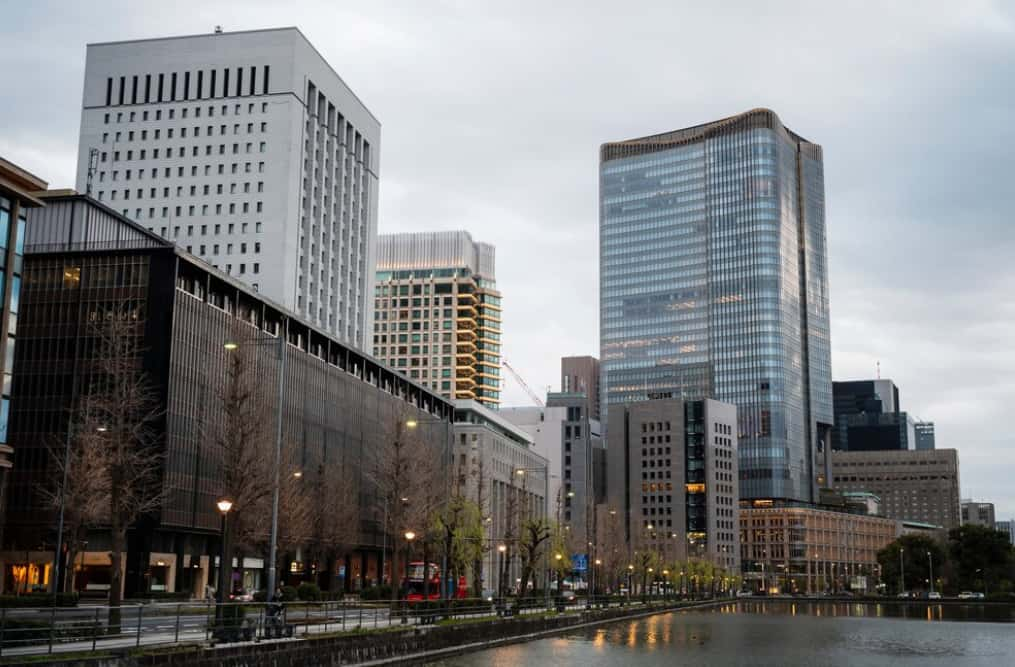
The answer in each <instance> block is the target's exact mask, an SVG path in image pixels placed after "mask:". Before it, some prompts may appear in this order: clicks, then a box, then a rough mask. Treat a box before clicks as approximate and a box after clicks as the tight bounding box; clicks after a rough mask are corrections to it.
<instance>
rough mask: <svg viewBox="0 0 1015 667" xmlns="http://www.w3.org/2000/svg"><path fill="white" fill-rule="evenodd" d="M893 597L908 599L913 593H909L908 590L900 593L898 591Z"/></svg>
mask: <svg viewBox="0 0 1015 667" xmlns="http://www.w3.org/2000/svg"><path fill="white" fill-rule="evenodd" d="M895 597H897V598H899V599H901V600H908V599H909V598H911V597H913V594H912V593H910V592H909V591H902V592H901V593H899V594H898V595H896V596H895Z"/></svg>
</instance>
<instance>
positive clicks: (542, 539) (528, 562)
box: [518, 517, 553, 588]
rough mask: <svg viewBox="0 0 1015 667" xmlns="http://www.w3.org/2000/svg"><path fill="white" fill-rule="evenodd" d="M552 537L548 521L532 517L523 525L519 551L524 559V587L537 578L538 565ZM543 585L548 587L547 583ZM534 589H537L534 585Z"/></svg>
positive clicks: (551, 529)
mask: <svg viewBox="0 0 1015 667" xmlns="http://www.w3.org/2000/svg"><path fill="white" fill-rule="evenodd" d="M552 535H553V528H552V527H551V525H550V522H549V521H547V520H546V519H543V518H540V517H530V518H528V519H526V520H525V521H524V522H523V523H522V529H521V538H520V539H519V541H518V549H519V552H520V556H521V559H522V585H523V586H526V585H527V584H528V581H529V579H530V578H533V577H534V576H535V571H536V564H537V563H538V562H539V559H540V557H541V556H542V553H543V549H545V548H547V547H548V546H549V542H550V539H551V537H552ZM543 585H544V586H545V585H547V582H544V583H543ZM533 588H535V585H534V584H533Z"/></svg>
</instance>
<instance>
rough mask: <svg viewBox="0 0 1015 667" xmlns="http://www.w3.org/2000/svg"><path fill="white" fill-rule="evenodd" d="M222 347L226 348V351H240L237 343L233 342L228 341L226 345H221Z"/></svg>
mask: <svg viewBox="0 0 1015 667" xmlns="http://www.w3.org/2000/svg"><path fill="white" fill-rule="evenodd" d="M222 347H224V348H226V351H228V352H232V351H233V350H238V349H240V344H239V343H237V342H236V341H234V340H229V341H226V344H225V345H223V346H222Z"/></svg>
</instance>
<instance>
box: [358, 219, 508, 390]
mask: <svg viewBox="0 0 1015 667" xmlns="http://www.w3.org/2000/svg"><path fill="white" fill-rule="evenodd" d="M494 260H495V249H494V247H493V246H492V245H490V244H489V243H477V242H475V241H473V240H472V237H471V236H470V235H469V233H468V232H420V233H413V234H384V235H381V237H380V238H379V241H378V251H377V286H376V288H375V291H376V294H375V301H374V308H375V318H376V319H375V322H374V352H375V353H376V354H377V356H378V357H380V358H381V359H383V360H384V361H386V362H387V363H388V364H389V365H391V366H392V367H394V368H396V369H398V371H399V372H401V373H405V374H406V375H408V376H409V377H410V378H411V379H413V380H415V381H417V382H419V383H421V384H423V385H424V386H426V387H429V388H431V389H433V390H435V391H439V392H440V393H441V394H442V395H443V396H445V397H447V398H453V399H460V400H470V399H474V400H476V401H477V402H479V403H481V404H483V405H485V406H487V407H492V408H496V407H497V406H498V405H499V404H500V332H501V325H500V322H501V318H500V312H501V311H500V292H498V291H497V282H496V277H495V272H494V268H495V267H494Z"/></svg>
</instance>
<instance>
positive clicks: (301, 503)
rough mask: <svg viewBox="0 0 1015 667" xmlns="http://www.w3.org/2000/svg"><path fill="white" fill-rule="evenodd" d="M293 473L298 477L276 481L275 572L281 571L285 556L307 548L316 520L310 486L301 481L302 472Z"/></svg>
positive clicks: (290, 473)
mask: <svg viewBox="0 0 1015 667" xmlns="http://www.w3.org/2000/svg"><path fill="white" fill-rule="evenodd" d="M297 472H299V475H298V476H297V475H295V474H294V473H293V472H289V473H288V474H284V475H282V476H281V477H280V479H279V496H278V550H277V552H276V553H277V558H278V562H276V563H275V567H276V571H279V572H283V571H284V570H283V569H282V566H283V565H284V559H285V558H286V557H291V558H296V557H298V556H302V554H301V553H300V550H301V548H302V547H305V546H309V545H310V543H311V541H312V539H313V532H314V527H315V526H314V524H315V522H316V517H317V511H316V508H315V504H316V498H315V494H314V493H313V491H314V489H313V487H312V484H310V483H308V481H307V480H305V478H304V475H303V473H302V471H297ZM267 532H268V531H265V534H267ZM301 560H305V559H302V558H301Z"/></svg>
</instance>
